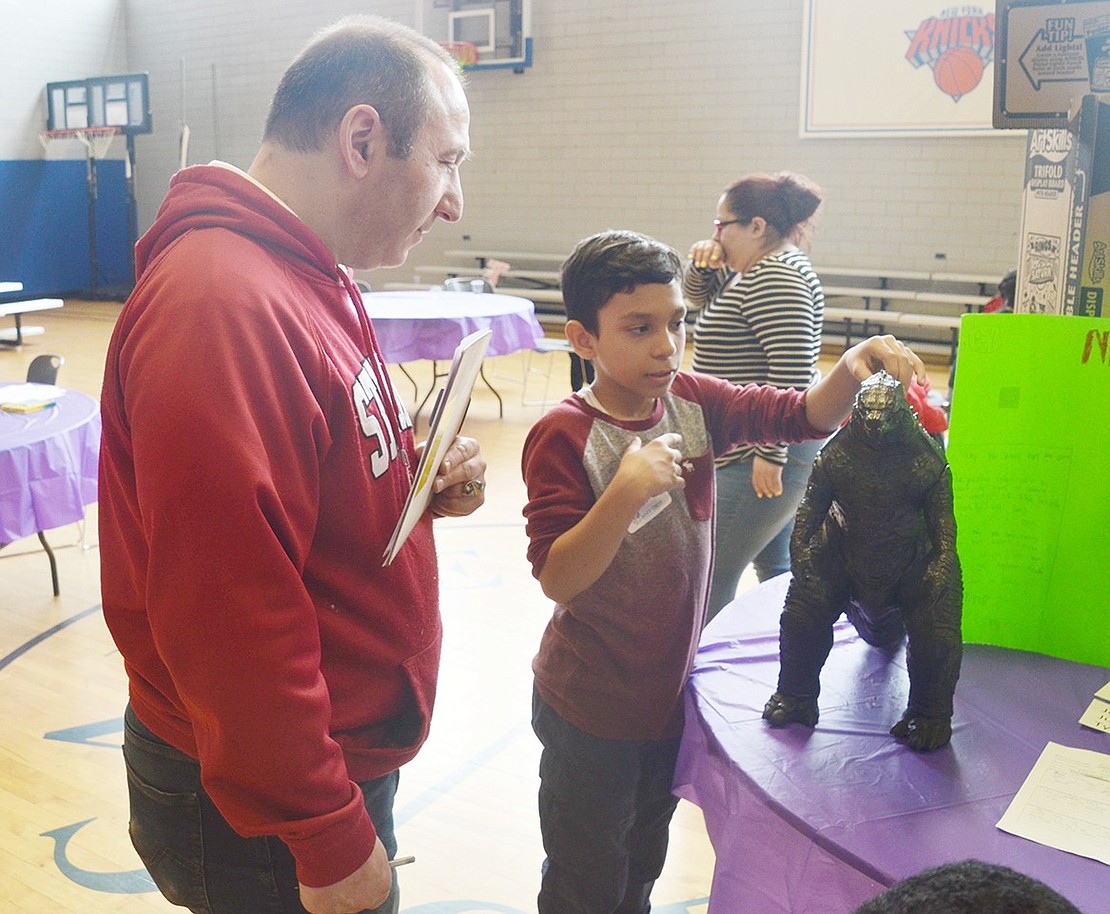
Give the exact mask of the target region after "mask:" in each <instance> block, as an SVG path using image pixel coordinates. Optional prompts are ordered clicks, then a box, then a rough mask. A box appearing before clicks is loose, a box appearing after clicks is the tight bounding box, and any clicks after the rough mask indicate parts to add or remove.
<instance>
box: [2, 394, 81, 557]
mask: <svg viewBox="0 0 1110 914" xmlns="http://www.w3.org/2000/svg"><path fill="white" fill-rule="evenodd" d="M99 451H100V406H99V405H98V404H97V402H96V400H94V399H93V398H92V397H89V396H86V395H85V394H83V393H78V392H77V391H74V390H69V391H66V393H65V395H64V396H61V397H58V399H57V404H56V405H55V406H50V407H47V408H45V409H40V410H38V411H37V412H33V413H7V412H3V411H0V546H2V545H5V544H7V543H10V542H13V541H15V540H17V539H20V538H22V537H24V536H31V535H32V534H34V533H37V532H39V531H40V530H49V529H51V528H52V527H60V526H62V525H63V524H71V523H73V522H74V521H78V520H80V519H81V518H82V517H84V515H85V505H88V504H91V503H92V502H94V501H96V473H97V462H98V459H99Z"/></svg>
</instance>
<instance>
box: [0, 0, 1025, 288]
mask: <svg viewBox="0 0 1110 914" xmlns="http://www.w3.org/2000/svg"><path fill="white" fill-rule="evenodd" d="M0 2H3V0H0ZM418 2H420V0H362V2H359V3H351V2H350V0H317V2H315V3H312V4H302V3H296V2H293V0H286V2H277V0H270V2H264V0H234V2H233V0H143V2H131V3H128V4H127V5H126V8H127V28H126V38H127V47H126V57H125V62H124V61H123V60H118V59H113V57H115V58H118V56H119V55H114V54H113V47H114V46H115V45H116V44H118V41H119V35H120V32H119V29H120V18H119V13H118V11H117V10H116V4H115V3H112V2H108V0H102V2H93V0H68V2H65V3H62V2H59V0H52V2H51V3H50V4H44V5H43V6H44V7H49V8H50V10H54V9H55V8H59V7H62V8H65V10H68V21H70V22H72V21H73V20H74V19H76V18H78V17H77V11H81V14H80V17H79V18H80V22H79V25H80V28H75V29H72V30H66V29H63V31H62V32H61V33H60V37H59V36H58V33H55V35H56V37H55V38H53V39H51V40H50V41H47V42H44V41H43V40H42V36H41V33H42V32H43V31H45V30H47V28H48V27H49V26H48V25H47V24H46V23H45V22H37V23H36V25H35V28H34V29H33V30H31V31H33V32H34V33H35V35H36V36H38V37H37V39H36V40H35V41H33V42H32V41H31V40H30V38H29V37H28V36H25V37H24V40H22V41H11V42H6V45H7V51H6V55H7V58H8V60H9V62H14V61H16V60H22V58H23V57H24V55H26V56H27V58H28V61H29V65H30V61H31V60H32V58H35V57H36V56H38V57H41V56H42V53H43V46H44V44H46V45H47V46H49V48H50V49H51V50H52V51H56V50H57V47H56V45H58V44H62V45H64V46H65V48H66V54H63V55H62V56H63V57H65V58H66V59H67V60H70V59H71V57H73V56H76V54H77V50H78V49H80V48H84V49H85V51H86V54H85V56H86V58H87V57H88V47H89V46H90V45H92V46H94V47H95V54H94V55H93V56H95V57H96V58H97V61H98V62H99V61H100V60H101V59H102V58H103V59H108V60H111V63H112V66H111V67H110V68H111V69H124V70H148V71H149V72H150V75H151V76H150V79H151V94H152V100H153V106H154V123H155V133H154V134H153V135H151V136H143V137H138V138H137V140H136V150H137V161H138V172H137V174H138V185H139V189H138V192H139V202H140V224H141V226H146V225H147V224H149V222H150V220H151V218H152V217H153V214H154V212H155V210H156V209H157V206H158V203H159V201H160V199H161V196H162V194H163V193H164V191H165V187H166V183H167V181H168V180H169V177H170V176H171V175H172V173H173V171H174V169H175V168H176V163H177V141H178V134H179V125H180V120H181V112H180V108H181V78H180V77H181V61H182V60H183V59H184V61H185V69H186V97H185V107H186V115H187V120H188V123H189V125H190V127H191V129H192V137H193V139H192V151H191V154H190V161H191V162H203V161H207V160H208V159H210V158H212V157H214V156H215V155H217V154H218V155H219V156H220V157H221V158H224V159H226V160H228V161H231V162H233V163H234V164H237V165H240V166H245V165H246V164H248V163H249V162H250V159H251V158H252V156H253V154H254V151H255V148H256V146H257V142H258V138H259V136H260V134H261V129H262V124H263V121H264V118H265V114H266V110H267V107H268V104H269V98H270V94H271V93H272V91H273V88H274V85H275V84H276V82H277V79H278V78H279V76H280V73H281V71H282V70H283V68H284V67H285V65H286V64H287V63H288V61H289V60H290V58H291V57H292V56H293V55H294V54H295V53H296V51H297V50H298V49H299V48H300V46H301V45H302V44H303V43H304V42H305V41H306V40H307V39H308V37H309V36H310V35H311V34H312V33H313V32H314V31H315V30H316V29H317V28H318V27H320V26H322V25H325V24H327V23H329V22H331V21H332V20H334V19H335V18H338V17H339V16H341V15H345V14H348V13H351V12H373V13H381V14H383V15H387V16H392V17H393V18H396V19H399V20H400V21H402V22H406V23H408V24H413V23H414V22H415V21H416V17H417V3H418ZM14 7H15V4H14V0H7V7H6V8H8V9H14ZM20 7H21V8H22V7H23V5H22V4H20ZM20 15H21V16H22V15H26V16H28V17H29V18H31V19H41V20H47V19H48V18H50V17H51V16H52V15H53V14H52V13H50V12H48V11H46V10H44V11H43V12H41V13H31V14H23V13H21V14H20ZM801 23H802V0H776V2H775V3H770V4H768V3H766V2H765V0H759V2H757V0H697V2H695V0H610V2H606V3H602V2H599V0H534V11H533V35H534V61H535V65H534V66H533V67H532V68H531V69H529V70H527V71H526V72H525V73H524V74H522V75H517V74H514V73H512V72H510V71H499V70H495V71H484V72H473V73H471V75H470V87H469V96H470V100H471V107H472V111H473V126H472V142H473V146H474V150H475V155H474V159H473V161H472V162H470V163H468V164H467V165H466V166H465V168H464V188H465V191H466V198H467V203H466V214H465V216H464V218H463V220H462V221H461V222H460V223H458V224H457V225H453V226H443V225H441V226H439V227H438V228H437V229H436V230H435V231H434V232H433V233H432V234H431V235H430V236H428V238H427V239H426V240H425V241H424V244H423V245H422V246H421V248H419V249H417V251H415V252H414V253H413V255H412V259H416V260H419V261H422V262H425V263H436V262H440V260H441V254H440V252H441V251H442V250H443V249H444V248H455V247H459V246H460V245H461V244H463V236H464V235H468V236H469V237H470V239H471V241H470V243H471V244H473V245H475V246H485V247H509V248H514V249H538V250H554V251H565V250H568V249H569V248H570V246H571V245H572V244H573V243H574V242H575V241H576V240H577V239H578V238H580V237H582V236H584V235H586V234H588V233H590V232H593V231H597V230H600V229H604V228H609V227H622V228H634V229H638V230H641V231H646V232H648V233H650V234H653V235H656V236H657V237H659V238H661V239H663V240H665V241H668V242H670V243H671V244H673V245H675V246H676V247H677V248H679V250H681V251H684V250H685V249H686V247H687V246H688V245H689V244H690V242H692V241H694V240H696V239H697V238H700V237H703V236H705V235H706V234H707V232H708V231H709V226H710V220H711V219H712V217H713V211H714V206H715V203H716V198H717V195H718V193H719V192H720V190H721V188H722V187H723V186H724V185H725V184H726V183H727V182H728V181H729V180H731V179H732V178H734V177H736V176H738V175H740V174H743V173H744V172H747V171H754V170H770V171H777V170H780V169H790V170H795V171H801V172H803V173H805V174H808V175H809V176H810V177H812V178H813V179H814V180H816V181H817V182H818V183H819V184H820V185H821V186H822V187H823V188H824V190H825V192H826V206H825V209H824V213H823V216H822V220H821V223H820V225H819V227H818V230H817V232H816V234H815V236H814V242H813V253H814V258H815V260H816V262H817V263H818V265H820V263H821V262H822V261H824V262H826V263H834V262H835V263H838V264H839V263H849V264H860V265H872V266H884V267H889V268H893V269H917V270H927V269H936V268H938V267H939V268H945V269H948V270H953V271H956V270H966V271H977V272H978V271H981V272H986V273H988V274H998V275H999V276H1001V275H1002V274H1003V273H1004V272H1005V271H1006V270H1007V269H1009V268H1010V267H1011V266H1012V265H1013V263H1014V261H1015V259H1016V251H1017V232H1018V223H1019V220H1020V196H1021V181H1022V177H1021V176H1022V152H1023V150H1024V134H1023V133H1021V132H1013V133H1007V134H1006V135H1004V136H990V137H938V138H899V139H819V140H814V139H811V140H802V139H800V138H799V137H798V104H799V101H798V99H799V80H800V74H801ZM90 34H92V35H93V37H92V38H91V39H90V37H89V35H90ZM67 36H68V37H67ZM70 49H72V51H73V53H72V54H70V53H69V51H70ZM11 69H12V68H11V67H8V68H6V70H9V71H10V70H11ZM17 69H19V68H17ZM94 69H95V68H94ZM88 70H89V66H88V65H87V64H85V63H83V64H82V65H80V66H76V65H75V68H74V69H73V70H72V71H69V72H61V73H59V72H57V68H56V67H51V68H50V72H49V73H48V74H37V73H36V74H35V75H34V76H33V78H31V77H27V81H26V85H24V86H23V87H22V89H20V90H19V91H20V93H21V94H20V95H19V96H18V97H17V96H15V95H13V93H15V92H16V89H15V88H14V87H10V86H9V87H4V88H3V89H2V90H0V92H2V93H3V94H2V95H0V98H5V100H8V101H9V102H10V103H11V104H10V105H9V110H14V111H16V113H17V114H18V113H19V112H20V111H21V110H23V111H25V110H26V109H27V107H28V100H27V97H26V96H28V95H31V96H34V98H35V99H37V98H38V97H39V96H40V95H41V89H42V84H43V83H44V82H45V81H46V80H47V79H56V78H66V77H67V76H68V75H71V74H72V75H89V74H88V72H86V71H88ZM213 70H214V72H215V77H216V89H217V91H216V92H215V93H214V92H213ZM21 82H23V79H22V77H21ZM35 93H38V95H35ZM214 99H215V104H214ZM13 105H14V107H13ZM21 118H22V120H21V121H20V122H19V123H17V124H15V125H12V124H11V123H10V122H9V132H8V133H7V134H4V133H0V144H2V145H0V154H2V155H4V156H6V157H12V158H14V157H19V156H22V155H28V152H27V151H28V150H29V149H31V148H32V145H33V144H34V142H35V141H34V133H37V129H38V127H37V125H29V124H28V123H27V121H28V118H27V116H26V114H23V115H21ZM20 123H21V124H22V125H23V133H22V135H19V131H20ZM13 130H14V131H16V133H15V134H13V133H12V131H13ZM937 252H941V253H944V254H946V255H947V257H946V260H944V261H943V262H938V261H936V260H935V259H934V255H935V254H936V253H937ZM408 272H409V271H408V270H406V269H404V268H401V269H399V270H396V271H390V272H389V273H386V274H383V275H382V276H381V277H380V280H379V281H385V280H386V279H389V278H394V277H406V276H407V274H408Z"/></svg>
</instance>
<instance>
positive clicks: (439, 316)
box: [362, 289, 543, 364]
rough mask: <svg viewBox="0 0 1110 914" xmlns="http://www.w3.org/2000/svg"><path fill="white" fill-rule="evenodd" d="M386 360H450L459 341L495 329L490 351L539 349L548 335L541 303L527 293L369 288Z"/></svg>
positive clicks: (504, 352)
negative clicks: (539, 318)
mask: <svg viewBox="0 0 1110 914" xmlns="http://www.w3.org/2000/svg"><path fill="white" fill-rule="evenodd" d="M362 300H363V302H364V304H365V306H366V313H367V314H368V315H369V317H370V322H371V323H372V324H373V325H374V334H375V336H377V338H378V345H379V346H380V347H381V350H382V355H383V356H384V357H385V360H386V361H387V362H390V363H393V364H396V363H400V362H414V361H417V360H418V359H430V360H433V361H436V360H439V361H443V360H450V359H451V357H452V356H453V355H454V354H455V347H456V346H457V345H458V344H459V341H460V340H461V339H462V338H463V337H465V336H468V335H470V334H471V333H473V332H474V331H475V330H487V329H488V330H492V331H493V336H492V337H491V338H490V342H489V349H487V350H486V355H487V356H495V355H508V354H510V353H512V352H517V351H519V350H521V349H535V348H536V340H538V339H542V338H543V328H542V327H540V325H539V322H538V321H537V320H536V307H535V305H534V304H533V303H532V302H531V301H530V300H529V299H527V298H520V297H518V296H516V295H501V294H490V293H475V292H443V291H440V290H438V289H428V290H427V291H424V290H415V291H408V292H368V293H366V294H365V295H363V296H362Z"/></svg>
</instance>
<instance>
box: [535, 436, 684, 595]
mask: <svg viewBox="0 0 1110 914" xmlns="http://www.w3.org/2000/svg"><path fill="white" fill-rule="evenodd" d="M681 443H682V436H681V435H679V434H676V433H674V432H670V433H668V434H666V435H660V436H659V437H658V438H656V439H655V440H653V441H649V442H648V443H647V444H645V445H641V444H640V439H639V438H633V439H632V441H631V442H630V443H629V445H628V447H627V448H626V449H625V452H624V455H623V456H622V457H621V462H620V466H619V467H618V468H617V472H616V475H615V476H614V477H613V479H612V481H611V482H610V483H609V485H608V486H606V488H605V491H604V492H602V493H601V497H600V498H598V500H597V501H596V502H595V503H594V505H593V507H592V508H590V510H589V511H587V512H586V514H585V516H583V518H582V519H581V520H580V521H579V522H578V523H577V524H575V525H574V526H573V527H571V528H570V529H569V530H567V531H566V532H565V533H564V534H562V535H561V536H560V537H559V538H558V539H556V540H555V542H553V543H552V544H551V549H550V550H549V551H548V553H547V560H546V561H545V562H544V566H543V569H542V570H541V571H540V575H539V580H540V586H541V587H542V588H543V592H544V593H545V594H546V595H547V596H548V597H550V598H551V599H552V600H555V601H556V602H557V603H566V602H567V601H569V600H572V599H574V598H575V597H576V596H578V594H580V593H581V592H582V591H583V590H585V589H586V588H587V587H589V586H590V585H591V584H593V583H594V581H596V580H597V579H598V578H600V577H601V575H602V574H604V573H605V569H606V568H608V567H609V565H610V563H612V561H613V558H614V556H616V554H617V550H618V549H619V548H620V545H621V542H622V541H623V540H624V536H625V532H626V531H627V530H628V526H629V524H631V523H632V519H633V518H634V517H635V516H636V512H637V511H639V510H640V508H641V507H643V505H644V503H645V502H646V501H647V500H648V499H649V498H653V497H655V496H656V495H661V494H662V493H664V492H668V491H670V490H671V489H679V488H682V487H683V486H685V485H686V482H685V480H684V479H683V478H682V453H681V451H679V450H678V446H679V445H680V444H681Z"/></svg>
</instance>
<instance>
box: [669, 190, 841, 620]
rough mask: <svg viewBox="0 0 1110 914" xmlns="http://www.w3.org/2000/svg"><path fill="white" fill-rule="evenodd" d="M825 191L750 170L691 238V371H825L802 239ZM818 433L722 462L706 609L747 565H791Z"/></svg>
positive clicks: (794, 375) (747, 379)
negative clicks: (707, 232)
mask: <svg viewBox="0 0 1110 914" xmlns="http://www.w3.org/2000/svg"><path fill="white" fill-rule="evenodd" d="M820 204H821V191H820V189H819V188H818V187H817V186H816V185H815V184H813V183H812V182H811V181H810V180H809V179H807V178H805V177H803V176H801V175H796V174H789V173H782V174H777V175H769V174H752V175H747V176H745V177H743V178H740V179H739V180H738V181H735V182H734V183H733V184H731V185H730V186H729V187H728V188H726V189H725V192H724V193H723V194H721V197H720V199H719V200H718V201H717V218H716V219H714V221H713V224H714V227H715V231H714V233H713V237H712V238H707V239H705V240H704V241H698V242H697V243H695V244H694V245H692V246H691V248H690V264H689V268H688V270H687V272H686V276H685V277H684V281H683V293H684V295H685V297H686V299H687V301H688V303H689V304H690V306H691V307H692V308H694V309H698V310H700V313H699V315H698V319H697V324H696V325H695V329H694V362H693V367H694V370H695V371H703V372H705V373H707V374H712V375H716V376H718V377H721V378H727V379H728V380H730V381H732V382H733V383H734V384H750V383H755V384H772V385H774V386H775V387H794V388H797V389H799V390H801V389H803V388H806V387H809V386H810V385H812V384H813V383H814V382H815V381H816V380H817V379H818V377H819V372H818V370H817V358H818V356H819V355H820V352H821V323H822V320H823V317H824V310H825V296H824V293H823V292H822V291H821V283H820V281H819V280H818V279H817V275H816V274H815V273H814V272H813V267H812V266H810V263H809V258H807V257H806V255H805V254H803V253H802V251H801V250H799V248H798V244H799V243H801V241H802V240H803V238H804V237H805V236H806V234H807V232H808V229H809V228H810V227H811V222H812V219H813V216H814V214H815V213H816V212H817V208H818V207H819V206H820ZM821 443H822V442H820V441H817V442H806V443H804V444H796V445H790V446H787V445H759V446H756V445H750V446H745V447H740V448H737V449H735V450H733V451H729V452H728V453H726V454H724V455H722V456H721V457H719V458H718V460H717V537H716V547H715V548H716V559H715V563H714V571H713V583H712V589H711V592H710V596H709V618H712V617H713V616H715V615H716V614H717V612H719V611H720V609H721V608H722V607H723V606H724V605H725V604H727V603H728V602H729V601H731V600H732V599H733V597H735V595H736V586H737V583H738V582H739V580H740V575H741V574H742V573H743V571H744V569H745V568H746V567H747V566H748V565H749V564H751V563H753V562H754V564H755V571H756V575H757V576H758V577H759V580H761V581H763V580H766V579H767V578H770V577H773V576H775V575H777V574H781V573H783V572H785V571H789V570H790V533H791V531H792V529H793V526H794V512H795V511H797V509H798V505H799V504H800V503H801V500H802V495H803V494H804V493H805V487H806V483H807V482H808V480H809V472H810V467H811V466H812V465H813V459H814V457H815V456H816V454H817V451H818V449H819V448H820V446H821Z"/></svg>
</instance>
